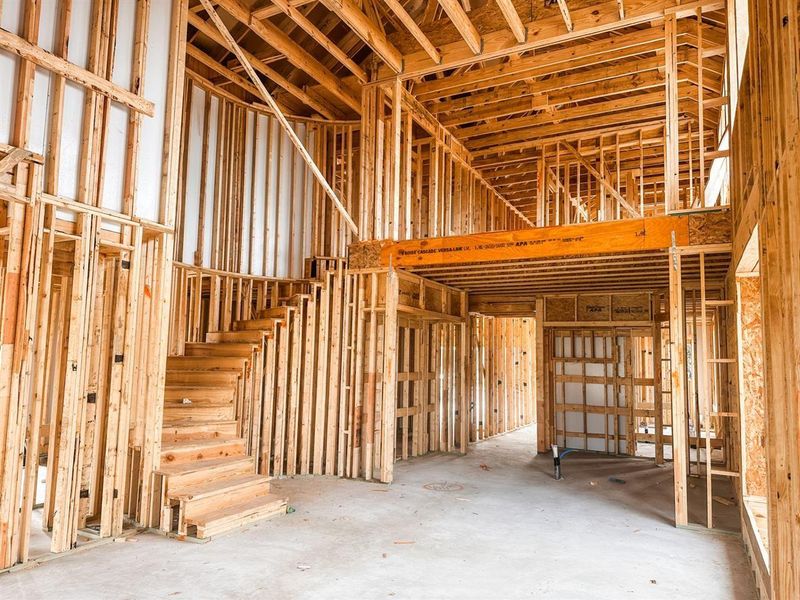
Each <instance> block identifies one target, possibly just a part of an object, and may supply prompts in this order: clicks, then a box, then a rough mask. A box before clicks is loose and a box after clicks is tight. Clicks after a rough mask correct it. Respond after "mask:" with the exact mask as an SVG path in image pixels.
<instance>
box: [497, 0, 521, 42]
mask: <svg viewBox="0 0 800 600" xmlns="http://www.w3.org/2000/svg"><path fill="white" fill-rule="evenodd" d="M496 1H497V6H498V7H500V12H502V13H503V17H504V18H505V20H506V23H508V27H509V29H511V32H512V33H513V34H514V37H515V38H517V41H518V42H519V43H520V44H521V43H523V42H524V41H525V40H526V39H527V37H528V30H527V29H526V28H525V25H523V24H522V19H520V18H519V13H518V12H517V9H516V8H514V3H513V2H512V1H511V0H496Z"/></svg>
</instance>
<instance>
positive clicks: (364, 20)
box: [322, 0, 403, 73]
mask: <svg viewBox="0 0 800 600" xmlns="http://www.w3.org/2000/svg"><path fill="white" fill-rule="evenodd" d="M322 3H323V4H324V5H325V6H326V7H327V8H328V10H330V11H331V12H333V13H336V15H337V16H338V17H339V18H340V19H341V20H342V21H344V22H345V23H346V24H347V26H348V27H350V29H352V30H353V31H354V32H355V33H356V35H358V37H360V38H361V39H362V40H363V42H364V43H365V44H367V45H368V46H369V47H370V48H372V49H373V50H374V51H375V53H376V54H377V55H378V56H379V57H380V58H381V60H383V62H385V63H386V64H387V65H388V66H389V67H390V68H391V69H392V70H393V71H394V72H395V73H400V72H401V71H402V70H403V55H402V54H401V53H400V51H399V50H398V49H397V48H395V47H394V45H393V44H392V43H391V42H390V41H389V39H388V38H387V37H386V34H385V33H384V32H383V31H382V30H381V29H380V28H379V27H378V26H377V25H376V24H375V23H374V22H373V21H371V20H370V19H369V17H367V15H365V14H364V13H363V12H362V11H361V9H360V8H359V7H358V5H357V4H356V3H354V2H352V1H351V0H322Z"/></svg>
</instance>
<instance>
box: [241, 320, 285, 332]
mask: <svg viewBox="0 0 800 600" xmlns="http://www.w3.org/2000/svg"><path fill="white" fill-rule="evenodd" d="M233 329H234V330H235V331H272V330H273V329H275V323H273V322H272V321H269V320H265V319H259V320H255V321H238V322H237V323H235V324H234V326H233Z"/></svg>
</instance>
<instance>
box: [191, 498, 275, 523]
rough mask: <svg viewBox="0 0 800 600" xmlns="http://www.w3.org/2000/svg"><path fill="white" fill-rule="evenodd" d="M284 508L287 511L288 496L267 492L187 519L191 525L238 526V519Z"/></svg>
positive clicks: (270, 512)
mask: <svg viewBox="0 0 800 600" xmlns="http://www.w3.org/2000/svg"><path fill="white" fill-rule="evenodd" d="M281 508H283V511H282V512H285V511H286V498H284V497H282V496H278V495H276V494H266V495H264V496H258V497H256V498H251V499H249V500H245V501H243V502H236V503H234V504H229V505H228V506H226V507H224V508H218V509H215V510H212V511H209V512H206V513H201V514H199V515H196V516H194V517H190V518H187V519H186V522H187V523H188V524H189V525H196V526H198V527H200V526H203V527H206V528H208V527H212V526H213V527H219V526H220V525H226V524H230V525H231V526H236V525H237V524H238V521H240V520H242V519H244V518H247V517H249V516H255V515H258V514H260V513H266V514H265V515H264V516H267V514H272V513H274V512H275V511H276V510H280V509H281Z"/></svg>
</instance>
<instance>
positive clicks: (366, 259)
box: [347, 240, 382, 269]
mask: <svg viewBox="0 0 800 600" xmlns="http://www.w3.org/2000/svg"><path fill="white" fill-rule="evenodd" d="M381 246H382V242H381V241H380V240H376V241H369V242H358V243H355V244H350V248H349V250H350V252H349V260H348V264H347V266H348V267H349V268H351V269H374V268H377V267H379V266H380V262H381Z"/></svg>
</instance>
